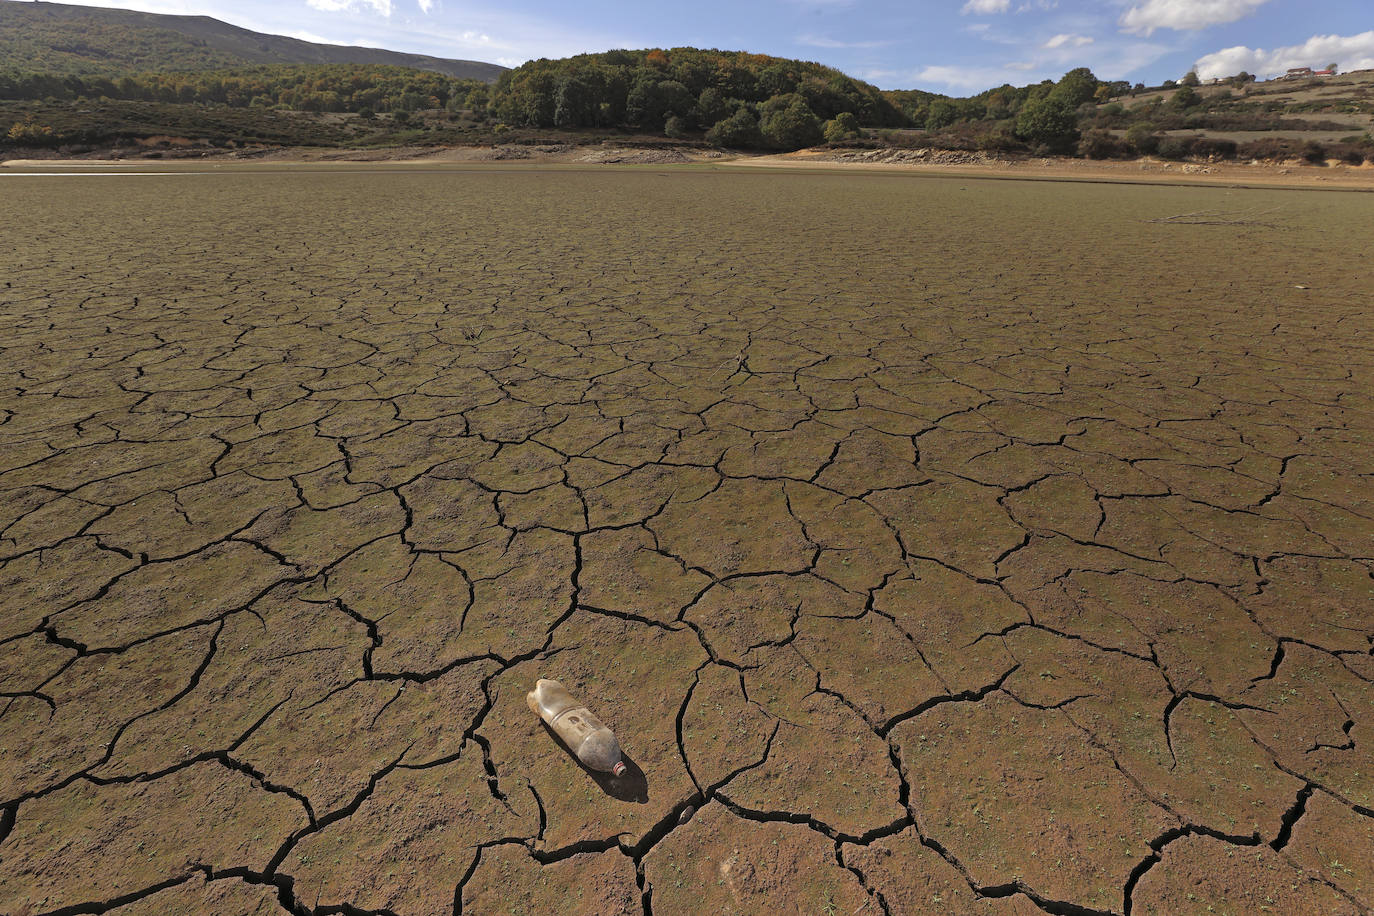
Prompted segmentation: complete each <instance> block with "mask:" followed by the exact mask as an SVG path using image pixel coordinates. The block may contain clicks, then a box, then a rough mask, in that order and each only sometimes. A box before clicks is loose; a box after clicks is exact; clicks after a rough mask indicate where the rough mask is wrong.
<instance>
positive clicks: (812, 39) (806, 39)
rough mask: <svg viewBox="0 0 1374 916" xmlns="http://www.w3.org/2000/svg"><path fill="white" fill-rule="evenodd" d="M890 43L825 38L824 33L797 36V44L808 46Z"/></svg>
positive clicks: (882, 44) (882, 45)
mask: <svg viewBox="0 0 1374 916" xmlns="http://www.w3.org/2000/svg"><path fill="white" fill-rule="evenodd" d="M892 43H893V42H891V41H840V40H839V39H836V38H826V37H825V36H824V35H798V36H797V44H799V45H806V46H807V47H810V48H883V47H886V46H888V45H890V44H892Z"/></svg>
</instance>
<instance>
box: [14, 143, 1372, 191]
mask: <svg viewBox="0 0 1374 916" xmlns="http://www.w3.org/2000/svg"><path fill="white" fill-rule="evenodd" d="M484 163H492V164H501V165H518V164H525V165H531V166H537V165H571V166H579V165H583V166H588V167H595V166H607V165H640V166H644V165H651V166H673V165H679V166H680V165H714V166H721V167H731V168H751V169H779V170H797V169H804V170H826V171H831V170H834V171H858V172H883V173H898V174H925V175H934V176H949V177H964V178H993V179H1023V180H1036V181H1075V182H1105V183H1119V184H1151V185H1157V184H1167V185H1202V186H1222V187H1264V188H1305V189H1315V190H1344V191H1374V165H1363V166H1349V165H1345V164H1340V163H1331V164H1327V165H1312V164H1308V163H1237V162H1210V163H1189V162H1166V161H1164V160H1159V159H1152V158H1145V159H1138V160H1130V161H1121V160H1110V161H1101V160H1089V159H1069V158H1056V159H1022V160H1017V159H1002V158H997V157H994V156H988V155H986V154H980V153H932V155H930V156H929V157H928V158H926V159H913V158H903V159H901V160H900V161H864V159H863V158H861V157H858V156H855V155H854V152H853V151H849V150H834V149H808V150H801V151H798V152H795V153H782V154H773V155H762V156H758V155H747V154H732V153H721V152H717V151H705V152H704V151H702V150H701V149H698V148H675V147H670V148H660V149H642V148H637V147H596V148H592V149H588V148H587V147H576V146H558V145H552V144H551V145H547V146H509V147H506V146H496V147H439V148H427V147H402V148H393V149H383V150H368V149H354V150H338V149H280V150H267V151H263V152H261V153H257V154H255V155H251V156H243V155H225V156H200V157H195V158H190V157H184V158H183V157H176V158H170V157H169V158H157V159H154V158H143V157H140V158H99V159H56V158H53V159H43V158H39V159H6V160H0V168H4V169H16V170H23V169H38V168H41V169H50V168H59V169H72V170H74V171H80V170H85V169H93V168H118V169H129V170H141V169H148V168H157V169H179V168H187V167H195V166H200V167H204V166H207V165H213V166H224V165H240V164H241V165H255V164H261V165H312V166H326V165H357V164H372V165H387V166H407V165H414V166H425V165H428V166H435V165H481V164H484Z"/></svg>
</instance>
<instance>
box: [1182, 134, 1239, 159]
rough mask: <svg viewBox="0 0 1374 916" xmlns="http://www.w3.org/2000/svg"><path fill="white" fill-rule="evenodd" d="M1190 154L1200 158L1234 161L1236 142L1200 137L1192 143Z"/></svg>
mask: <svg viewBox="0 0 1374 916" xmlns="http://www.w3.org/2000/svg"><path fill="white" fill-rule="evenodd" d="M1189 152H1190V153H1191V154H1192V155H1194V156H1197V157H1199V158H1204V157H1205V158H1207V159H1234V158H1236V141H1234V140H1222V139H1219V138H1216V137H1198V138H1197V139H1196V140H1194V141H1193V142H1192V146H1191V149H1190V150H1189Z"/></svg>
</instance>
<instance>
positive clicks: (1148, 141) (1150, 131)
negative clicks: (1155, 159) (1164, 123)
mask: <svg viewBox="0 0 1374 916" xmlns="http://www.w3.org/2000/svg"><path fill="white" fill-rule="evenodd" d="M1126 144H1127V145H1128V146H1129V147H1130V148H1131V149H1133V150H1135V151H1136V153H1138V154H1139V155H1141V156H1149V155H1151V154H1152V153H1154V152H1155V151H1156V150H1157V149H1159V135H1158V134H1156V133H1155V128H1154V125H1153V124H1148V123H1140V124H1133V125H1131V129H1130V130H1128V131H1126Z"/></svg>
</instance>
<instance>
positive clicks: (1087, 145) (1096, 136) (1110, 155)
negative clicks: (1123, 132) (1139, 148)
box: [1078, 130, 1126, 159]
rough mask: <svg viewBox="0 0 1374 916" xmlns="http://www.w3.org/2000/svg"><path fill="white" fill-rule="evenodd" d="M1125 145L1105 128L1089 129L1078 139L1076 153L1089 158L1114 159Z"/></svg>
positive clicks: (1123, 149) (1122, 150) (1123, 150)
mask: <svg viewBox="0 0 1374 916" xmlns="http://www.w3.org/2000/svg"><path fill="white" fill-rule="evenodd" d="M1125 149H1126V145H1125V144H1124V143H1122V142H1121V141H1120V140H1118V139H1117V138H1116V137H1114V136H1112V135H1111V134H1110V133H1108V132H1107V131H1105V130H1090V131H1088V132H1087V133H1085V134H1084V135H1083V139H1082V140H1079V141H1078V155H1080V156H1086V157H1087V158H1089V159H1114V158H1116V157H1117V156H1120V155H1121V154H1122V153H1123V152H1125Z"/></svg>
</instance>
